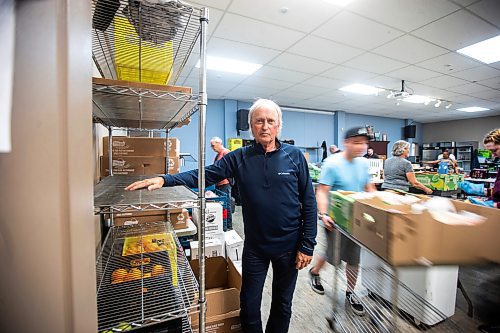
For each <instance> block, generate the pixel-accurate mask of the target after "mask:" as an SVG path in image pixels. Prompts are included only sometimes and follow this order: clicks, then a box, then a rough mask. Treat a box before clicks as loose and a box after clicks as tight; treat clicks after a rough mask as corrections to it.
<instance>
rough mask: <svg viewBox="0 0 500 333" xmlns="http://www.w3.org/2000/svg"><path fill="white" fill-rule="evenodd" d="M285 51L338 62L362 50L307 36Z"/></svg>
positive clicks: (350, 57) (356, 54) (352, 56)
mask: <svg viewBox="0 0 500 333" xmlns="http://www.w3.org/2000/svg"><path fill="white" fill-rule="evenodd" d="M287 52H290V53H295V54H299V55H302V56H306V57H309V58H313V59H318V60H322V61H326V62H330V63H335V64H340V63H343V62H344V61H347V60H349V59H352V58H354V57H355V56H358V55H360V54H361V53H363V52H364V51H363V50H360V49H357V48H353V47H350V46H346V45H342V44H339V43H336V42H332V41H329V40H326V39H324V38H320V37H315V36H307V37H305V38H304V39H302V40H300V41H299V42H298V43H297V44H295V45H293V46H292V47H290V48H289V49H288V50H287Z"/></svg>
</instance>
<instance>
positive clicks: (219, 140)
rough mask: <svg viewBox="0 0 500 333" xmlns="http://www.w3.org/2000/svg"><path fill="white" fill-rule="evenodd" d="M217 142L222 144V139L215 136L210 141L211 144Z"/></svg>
mask: <svg viewBox="0 0 500 333" xmlns="http://www.w3.org/2000/svg"><path fill="white" fill-rule="evenodd" d="M212 141H213V142H217V143H222V139H221V138H219V137H218V136H214V137H213V138H211V139H210V142H212Z"/></svg>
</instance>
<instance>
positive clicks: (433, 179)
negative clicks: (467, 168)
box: [415, 172, 464, 191]
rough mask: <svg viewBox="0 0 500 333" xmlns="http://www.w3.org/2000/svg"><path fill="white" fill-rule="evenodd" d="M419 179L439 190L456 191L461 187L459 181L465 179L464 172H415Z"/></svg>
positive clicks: (432, 188)
mask: <svg viewBox="0 0 500 333" xmlns="http://www.w3.org/2000/svg"><path fill="white" fill-rule="evenodd" d="M415 177H416V178H417V180H418V181H419V182H420V183H422V184H423V185H425V186H426V187H428V188H430V189H431V190H438V191H454V190H458V189H459V188H460V187H459V185H458V183H459V182H461V181H463V180H464V176H463V175H462V174H451V173H449V174H439V173H435V172H424V173H415Z"/></svg>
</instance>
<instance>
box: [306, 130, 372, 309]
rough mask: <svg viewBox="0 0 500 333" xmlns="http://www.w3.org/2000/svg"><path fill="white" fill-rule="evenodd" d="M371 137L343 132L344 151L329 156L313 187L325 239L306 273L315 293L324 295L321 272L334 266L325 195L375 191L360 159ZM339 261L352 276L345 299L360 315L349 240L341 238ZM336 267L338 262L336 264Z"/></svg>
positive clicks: (354, 252) (355, 258)
mask: <svg viewBox="0 0 500 333" xmlns="http://www.w3.org/2000/svg"><path fill="white" fill-rule="evenodd" d="M369 139H370V134H369V133H368V131H367V129H366V128H365V127H354V128H351V129H349V130H347V131H346V132H345V139H344V151H342V152H341V153H338V154H334V155H330V156H329V157H328V158H327V159H326V160H325V161H324V163H323V166H322V168H321V176H320V180H319V185H318V187H317V188H316V201H317V204H318V218H319V219H321V220H322V221H323V224H324V226H325V232H326V237H327V251H326V252H325V253H324V254H323V255H320V256H317V258H316V262H315V265H314V267H313V268H311V269H310V270H309V274H310V280H311V287H312V289H313V290H314V291H315V292H317V293H318V294H324V293H325V290H324V288H323V286H322V284H321V278H320V275H319V273H320V270H321V268H322V267H323V266H324V264H325V262H326V261H328V262H330V263H331V264H333V258H332V257H331V256H332V254H333V249H334V248H335V244H334V241H335V239H334V233H333V231H334V229H335V221H334V220H333V219H332V217H330V216H328V193H329V192H330V190H333V191H336V190H344V191H355V192H362V191H376V188H375V186H374V185H373V184H372V183H370V175H369V163H368V160H367V159H365V158H363V155H364V154H365V152H366V149H367V147H368V140H369ZM340 248H341V250H340V259H341V260H343V261H345V262H346V263H347V268H348V269H349V270H350V271H351V272H352V274H347V271H346V277H347V290H346V299H347V301H348V303H349V305H350V307H351V310H352V311H353V312H354V313H355V314H357V315H359V316H362V315H364V314H365V309H364V307H363V305H362V304H361V302H360V301H359V298H358V297H357V296H356V295H355V294H354V288H355V286H356V281H357V276H358V266H359V256H360V248H359V246H358V245H356V244H355V243H354V242H353V241H351V240H350V239H349V238H347V237H345V236H342V237H341V242H340ZM336 264H338V263H336Z"/></svg>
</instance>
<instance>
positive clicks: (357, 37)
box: [313, 11, 403, 50]
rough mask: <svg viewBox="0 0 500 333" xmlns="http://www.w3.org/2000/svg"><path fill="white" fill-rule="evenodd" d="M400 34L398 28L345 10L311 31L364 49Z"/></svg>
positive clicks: (369, 48)
mask: <svg viewBox="0 0 500 333" xmlns="http://www.w3.org/2000/svg"><path fill="white" fill-rule="evenodd" d="M402 34H403V33H402V32H400V31H398V30H395V29H392V28H390V27H388V26H385V25H383V24H380V23H377V22H374V21H371V20H368V19H366V18H364V17H361V16H359V15H356V14H354V13H350V12H347V11H343V12H341V13H340V14H339V15H337V16H335V17H334V18H333V19H331V20H330V21H328V22H327V23H326V24H324V25H322V26H321V27H319V28H318V29H317V30H316V31H314V32H313V35H316V36H320V37H323V38H327V39H330V40H333V41H336V42H341V43H344V44H347V45H351V46H354V47H357V48H360V49H364V50H371V49H372V48H374V47H377V46H380V45H382V44H384V43H386V42H388V41H390V40H392V39H394V38H397V37H399V36H401V35H402Z"/></svg>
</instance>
